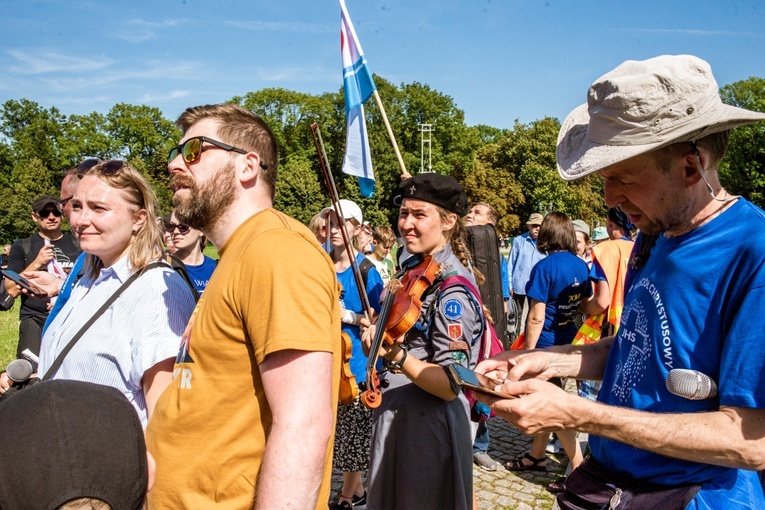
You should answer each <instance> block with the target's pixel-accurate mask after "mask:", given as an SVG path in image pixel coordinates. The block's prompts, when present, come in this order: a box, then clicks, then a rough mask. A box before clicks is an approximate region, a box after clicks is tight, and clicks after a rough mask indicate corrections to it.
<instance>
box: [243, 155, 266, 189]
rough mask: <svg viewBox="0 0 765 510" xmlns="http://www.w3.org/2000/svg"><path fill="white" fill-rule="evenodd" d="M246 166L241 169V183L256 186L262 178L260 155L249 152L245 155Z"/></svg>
mask: <svg viewBox="0 0 765 510" xmlns="http://www.w3.org/2000/svg"><path fill="white" fill-rule="evenodd" d="M244 161H245V164H244V166H243V167H240V168H239V172H238V173H239V181H240V182H242V184H245V183H247V184H249V185H251V186H252V185H254V184H256V183H257V182H258V178H260V171H261V167H260V155H258V154H257V153H255V152H248V153H247V154H245V155H244Z"/></svg>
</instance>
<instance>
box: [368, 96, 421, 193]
mask: <svg viewBox="0 0 765 510" xmlns="http://www.w3.org/2000/svg"><path fill="white" fill-rule="evenodd" d="M373 94H374V96H375V102H377V107H378V108H379V109H380V113H381V114H382V119H383V123H384V124H385V129H387V130H388V137H389V138H390V142H391V144H393V151H394V152H395V153H396V159H397V160H398V164H399V166H400V167H401V180H402V181H403V180H404V179H409V178H410V177H411V176H412V174H410V173H409V172H407V170H406V165H404V158H402V157H401V152H400V151H399V150H398V144H397V143H396V137H395V136H393V130H392V129H391V127H390V122H388V115H386V113H385V107H384V106H383V103H382V99H380V94H379V93H378V92H377V89H375V90H374V92H373Z"/></svg>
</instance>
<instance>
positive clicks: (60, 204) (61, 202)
mask: <svg viewBox="0 0 765 510" xmlns="http://www.w3.org/2000/svg"><path fill="white" fill-rule="evenodd" d="M73 198H74V195H69V196H68V197H66V198H62V199H61V200H59V201H58V202H56V206H57V207H58V208H59V209H60V210H62V211H63V210H64V207H66V204H68V203H69V201H70V200H71V199H73Z"/></svg>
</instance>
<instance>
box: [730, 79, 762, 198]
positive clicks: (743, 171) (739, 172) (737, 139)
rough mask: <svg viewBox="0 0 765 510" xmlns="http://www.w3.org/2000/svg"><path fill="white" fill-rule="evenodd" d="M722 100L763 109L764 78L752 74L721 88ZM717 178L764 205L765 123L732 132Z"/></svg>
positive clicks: (734, 190)
mask: <svg viewBox="0 0 765 510" xmlns="http://www.w3.org/2000/svg"><path fill="white" fill-rule="evenodd" d="M720 96H721V97H722V99H723V102H725V103H727V104H729V105H732V106H738V107H740V108H746V109H748V110H755V111H759V112H765V79H764V78H755V77H751V78H748V79H746V80H742V81H737V82H735V83H732V84H730V85H726V86H724V87H723V88H722V89H720ZM720 181H721V182H722V185H723V186H724V187H725V188H726V189H727V190H728V192H730V193H731V194H734V195H742V196H744V197H745V198H747V199H748V200H751V201H752V202H754V203H755V204H757V205H759V206H760V207H765V123H762V122H760V123H759V124H754V125H751V126H743V127H739V128H736V129H734V130H733V131H732V132H731V136H730V141H729V144H728V151H727V153H726V155H725V157H724V158H723V160H722V162H721V163H720Z"/></svg>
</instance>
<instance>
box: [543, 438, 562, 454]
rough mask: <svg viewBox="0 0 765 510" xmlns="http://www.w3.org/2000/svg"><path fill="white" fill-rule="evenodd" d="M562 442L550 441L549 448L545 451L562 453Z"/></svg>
mask: <svg viewBox="0 0 765 510" xmlns="http://www.w3.org/2000/svg"><path fill="white" fill-rule="evenodd" d="M560 448H561V446H560V441H559V440H557V439H550V441H549V442H548V443H547V447H546V448H545V451H546V452H547V453H558V452H559V451H560Z"/></svg>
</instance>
